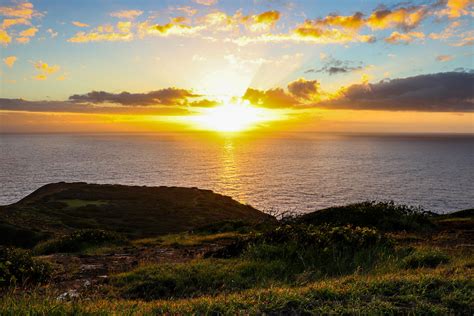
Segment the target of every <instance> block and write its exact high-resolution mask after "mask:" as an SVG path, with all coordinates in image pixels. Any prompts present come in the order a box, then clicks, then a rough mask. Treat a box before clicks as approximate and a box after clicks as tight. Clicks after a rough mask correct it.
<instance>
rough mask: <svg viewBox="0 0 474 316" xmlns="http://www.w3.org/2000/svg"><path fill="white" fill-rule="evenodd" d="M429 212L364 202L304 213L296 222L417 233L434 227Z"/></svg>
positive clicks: (382, 203) (389, 204)
mask: <svg viewBox="0 0 474 316" xmlns="http://www.w3.org/2000/svg"><path fill="white" fill-rule="evenodd" d="M432 216H433V213H430V212H427V211H424V210H423V209H422V208H419V207H411V206H406V205H397V204H395V203H394V202H393V201H391V202H375V201H368V202H362V203H356V204H350V205H346V206H340V207H331V208H328V209H324V210H320V211H316V212H313V213H309V214H305V215H303V216H301V217H300V218H298V219H297V222H299V223H306V224H313V225H321V224H331V225H335V226H342V225H349V224H350V225H354V226H364V227H373V228H377V229H379V230H381V231H420V230H430V229H433V228H434V224H433V223H432V221H431V217H432Z"/></svg>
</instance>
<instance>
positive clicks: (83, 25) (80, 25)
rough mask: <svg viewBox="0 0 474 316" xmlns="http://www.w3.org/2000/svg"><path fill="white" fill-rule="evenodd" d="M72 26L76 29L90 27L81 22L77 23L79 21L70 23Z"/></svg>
mask: <svg viewBox="0 0 474 316" xmlns="http://www.w3.org/2000/svg"><path fill="white" fill-rule="evenodd" d="M71 23H72V24H73V25H75V26H77V27H89V26H90V25H89V24H87V23H82V22H79V21H72V22H71Z"/></svg>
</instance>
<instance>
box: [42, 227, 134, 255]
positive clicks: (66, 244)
mask: <svg viewBox="0 0 474 316" xmlns="http://www.w3.org/2000/svg"><path fill="white" fill-rule="evenodd" d="M124 240H125V239H124V237H123V236H121V235H119V234H117V233H115V232H109V231H105V230H98V229H92V230H78V231H75V232H72V233H70V234H68V235H64V236H61V237H57V238H54V239H50V240H47V241H45V242H42V243H40V244H38V245H37V246H36V247H35V248H34V252H35V253H36V254H52V253H58V252H76V251H81V250H84V249H86V248H89V247H91V246H98V245H103V244H107V243H120V242H123V241H124Z"/></svg>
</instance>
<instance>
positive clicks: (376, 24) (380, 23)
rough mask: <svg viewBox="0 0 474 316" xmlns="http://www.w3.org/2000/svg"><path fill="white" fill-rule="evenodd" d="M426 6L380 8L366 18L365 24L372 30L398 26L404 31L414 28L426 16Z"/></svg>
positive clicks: (427, 11)
mask: <svg viewBox="0 0 474 316" xmlns="http://www.w3.org/2000/svg"><path fill="white" fill-rule="evenodd" d="M428 13H429V10H428V7H426V6H410V7H400V8H397V9H393V10H390V9H387V8H380V9H377V10H375V11H374V12H372V14H371V15H370V16H369V17H368V18H367V20H366V22H367V25H368V26H369V27H370V28H372V29H373V30H383V29H388V28H393V27H395V28H398V29H401V30H403V31H404V32H407V31H410V30H412V29H414V28H416V27H417V26H418V25H419V24H420V23H421V22H422V21H423V20H424V19H425V18H426V17H427V16H428Z"/></svg>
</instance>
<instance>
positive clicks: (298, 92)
mask: <svg viewBox="0 0 474 316" xmlns="http://www.w3.org/2000/svg"><path fill="white" fill-rule="evenodd" d="M288 91H289V92H290V93H291V94H292V95H293V96H294V97H296V98H298V99H301V100H304V101H309V100H315V99H316V97H317V96H318V94H319V82H318V81H317V80H306V79H303V78H300V79H298V80H296V81H293V82H291V83H289V84H288Z"/></svg>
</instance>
